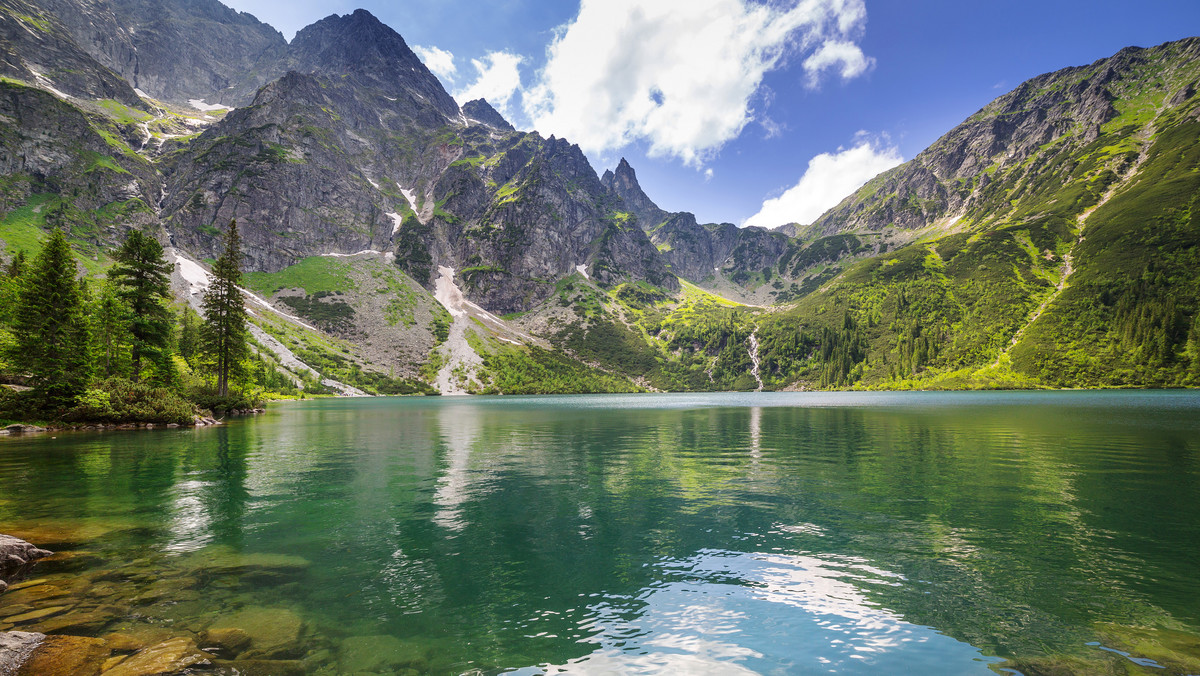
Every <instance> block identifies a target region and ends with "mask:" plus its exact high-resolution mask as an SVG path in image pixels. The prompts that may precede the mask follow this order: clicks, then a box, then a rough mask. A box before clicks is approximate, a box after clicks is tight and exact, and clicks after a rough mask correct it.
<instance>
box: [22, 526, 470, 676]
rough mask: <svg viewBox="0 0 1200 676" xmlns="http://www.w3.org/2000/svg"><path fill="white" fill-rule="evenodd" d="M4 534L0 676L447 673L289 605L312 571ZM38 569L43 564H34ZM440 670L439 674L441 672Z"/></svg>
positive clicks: (385, 641)
mask: <svg viewBox="0 0 1200 676" xmlns="http://www.w3.org/2000/svg"><path fill="white" fill-rule="evenodd" d="M18 532H20V534H21V535H22V536H24V537H28V538H32V539H38V538H39V537H40V538H41V539H40V540H39V542H46V543H53V544H54V546H55V550H56V551H55V553H51V552H50V551H48V550H44V549H40V548H38V547H35V546H34V545H32V544H30V543H29V542H27V541H26V540H24V539H21V538H16V537H12V536H7V535H5V536H0V560H3V561H6V562H7V563H6V564H5V565H4V566H3V567H0V573H2V574H3V576H5V579H7V580H8V582H7V584H6V585H5V587H6V590H5V591H4V593H2V594H0V676H37V675H46V674H70V675H72V676H97V675H100V674H103V675H104V676H150V675H151V674H183V673H187V674H221V675H229V676H233V675H234V674H241V675H244V676H254V675H263V676H265V675H273V676H292V675H300V674H343V673H360V674H417V673H428V672H429V671H431V670H437V671H445V670H446V669H447V668H449V666H450V665H447V664H441V665H438V664H435V663H434V660H435V657H434V655H435V649H434V646H433V645H432V644H430V643H429V642H409V641H404V640H401V639H399V638H396V637H393V636H383V635H380V636H347V637H338V636H336V635H332V634H330V633H327V632H325V631H322V630H321V629H320V628H318V627H316V626H314V624H313V623H312V622H310V621H309V620H308V619H306V618H305V617H304V615H303V614H302V612H301V611H300V609H299V608H297V607H295V606H293V605H291V604H289V602H288V599H289V598H290V597H293V596H294V592H295V591H296V590H297V589H298V588H300V587H301V586H303V585H304V584H305V576H306V573H307V572H308V570H309V567H310V563H309V561H307V560H306V559H304V558H301V557H298V556H292V555H288V554H275V553H247V552H241V551H237V550H235V549H234V548H231V547H226V546H212V547H207V548H203V549H199V550H197V551H193V552H186V553H182V554H178V555H169V554H164V553H147V554H146V555H145V556H144V557H141V558H138V559H134V560H131V561H122V560H119V557H111V556H107V555H106V553H105V551H104V542H105V540H107V539H109V538H112V537H120V532H119V530H117V529H116V528H115V527H113V526H112V525H110V524H93V525H74V526H72V525H67V526H63V525H61V524H55V525H51V526H34V527H28V528H25V529H19V530H18ZM35 561H37V564H36V565H34V563H33V562H35ZM439 667H440V668H439Z"/></svg>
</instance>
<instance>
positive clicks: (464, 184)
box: [397, 125, 678, 312]
mask: <svg viewBox="0 0 1200 676" xmlns="http://www.w3.org/2000/svg"><path fill="white" fill-rule="evenodd" d="M458 144H461V145H458ZM449 146H450V147H457V148H458V150H457V151H456V155H455V159H454V162H452V163H451V164H450V165H449V167H448V168H447V169H446V171H445V172H444V173H443V174H442V175H441V176H440V177H439V178H438V180H437V182H436V183H435V184H434V187H433V192H432V194H431V195H430V199H431V200H433V201H434V204H435V205H436V206H435V209H434V210H433V213H432V214H430V215H429V218H428V219H427V220H426V221H425V222H424V223H420V221H419V219H417V218H416V217H415V216H414V217H413V219H412V220H407V219H406V225H405V228H406V229H405V230H404V232H402V233H401V235H400V238H399V239H400V240H401V246H402V247H403V246H404V245H403V240H404V239H405V238H406V237H407V236H409V234H410V233H412V234H414V235H415V236H417V237H419V238H420V240H421V241H422V242H423V243H424V247H423V248H422V247H416V248H415V253H417V254H419V253H420V251H422V250H427V251H429V252H430V254H431V259H430V260H429V261H428V262H426V263H425V265H428V266H430V269H436V268H437V267H440V266H448V267H454V268H458V269H460V270H461V275H462V278H463V281H464V289H465V290H466V291H467V292H468V294H469V295H470V296H471V297H472V298H473V299H478V300H479V302H480V303H481V304H483V305H484V307H487V308H489V309H492V310H493V311H494V312H515V311H521V310H528V309H529V308H531V307H532V306H533V305H535V304H537V303H538V302H540V301H542V300H544V299H545V298H546V297H548V296H549V295H550V294H551V293H553V292H554V284H555V282H556V281H557V280H559V279H561V278H563V277H566V276H569V275H571V274H574V273H575V272H576V271H577V270H579V269H580V268H582V269H583V270H584V272H585V274H588V275H589V276H591V277H593V278H594V279H596V280H597V281H598V282H600V283H601V284H605V285H615V284H618V283H620V282H622V281H637V280H642V281H647V282H649V283H651V284H654V285H656V286H660V287H662V288H666V289H676V288H678V282H677V281H676V280H675V278H674V276H673V275H671V274H670V272H669V271H668V270H667V269H666V266H665V265H664V263H663V261H662V260H661V259H660V258H659V257H658V256H657V252H656V251H655V249H654V246H653V245H652V244H651V243H650V240H649V239H648V238H647V237H646V234H645V233H644V232H642V231H641V230H640V229H638V228H636V227H635V226H634V225H633V224H632V222H631V221H630V219H629V217H628V214H625V213H623V212H621V211H620V210H619V208H618V207H619V205H618V203H617V202H616V201H615V200H613V199H612V198H611V197H610V196H608V195H607V194H606V193H605V191H604V189H603V188H602V187H601V185H600V181H599V179H598V178H597V177H596V173H595V171H593V170H592V168H591V165H590V164H589V163H588V161H587V158H586V157H584V155H583V153H582V152H581V151H580V149H579V147H578V146H576V145H574V144H571V143H570V142H568V141H565V140H562V139H556V138H554V137H551V138H549V139H543V138H542V137H541V136H539V135H538V134H536V133H532V134H525V133H520V132H517V133H508V134H500V133H497V132H495V131H494V130H493V129H490V128H488V127H484V126H482V125H477V126H472V127H467V128H463V129H461V130H459V131H458V132H457V134H456V136H455V138H454V139H453V140H452V143H451V144H449ZM410 228H411V229H410ZM413 253H414V248H413V247H405V248H404V249H403V251H398V252H397V256H398V258H399V259H400V260H401V262H402V264H405V265H407V266H408V268H409V271H410V274H413V275H414V277H416V278H417V279H419V280H420V279H422V277H423V275H424V272H423V271H424V268H423V267H422V263H421V261H419V260H414V258H413Z"/></svg>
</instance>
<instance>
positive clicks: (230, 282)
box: [201, 219, 248, 397]
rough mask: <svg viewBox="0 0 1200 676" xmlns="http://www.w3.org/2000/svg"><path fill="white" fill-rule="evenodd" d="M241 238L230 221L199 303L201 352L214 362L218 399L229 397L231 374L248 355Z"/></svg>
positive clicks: (233, 221)
mask: <svg viewBox="0 0 1200 676" xmlns="http://www.w3.org/2000/svg"><path fill="white" fill-rule="evenodd" d="M241 282H242V238H241V236H240V235H238V229H237V220H236V219H235V220H231V221H229V231H228V232H227V234H226V235H225V251H224V252H223V253H222V254H221V257H220V258H218V259H217V262H216V263H214V264H213V271H212V281H211V283H210V284H209V285H208V290H207V291H205V293H204V300H202V301H201V309H203V310H204V327H203V330H202V331H201V339H202V341H203V344H204V351H205V352H206V353H208V354H209V355H211V356H212V358H213V360H214V361H215V362H216V371H217V396H219V397H225V396H228V395H229V378H230V375H236V374H237V372H238V369H239V368H240V366H241V363H242V360H243V359H244V358H245V357H246V355H247V354H248V348H247V343H246V306H245V304H244V302H243V300H242V291H241V289H239V288H238V286H239V285H240V284H241Z"/></svg>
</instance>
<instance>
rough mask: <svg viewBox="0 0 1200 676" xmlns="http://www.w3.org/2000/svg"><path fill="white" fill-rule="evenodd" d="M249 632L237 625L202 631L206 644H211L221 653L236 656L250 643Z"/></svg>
mask: <svg viewBox="0 0 1200 676" xmlns="http://www.w3.org/2000/svg"><path fill="white" fill-rule="evenodd" d="M251 640H252V639H251V637H250V634H247V633H246V632H245V631H243V630H242V629H239V628H237V627H225V628H218V629H209V630H208V631H206V632H204V642H205V645H206V646H209V645H211V646H213V647H215V648H218V649H220V650H221V652H222V653H225V654H228V655H232V656H236V655H237V654H239V653H240V652H242V651H243V650H245V649H246V647H247V646H249V645H250V641H251Z"/></svg>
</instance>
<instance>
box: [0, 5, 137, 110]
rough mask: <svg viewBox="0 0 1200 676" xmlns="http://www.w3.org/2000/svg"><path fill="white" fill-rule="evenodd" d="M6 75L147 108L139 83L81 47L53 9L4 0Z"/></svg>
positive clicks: (0, 39) (1, 58)
mask: <svg viewBox="0 0 1200 676" xmlns="http://www.w3.org/2000/svg"><path fill="white" fill-rule="evenodd" d="M0 75H4V76H5V77H10V78H15V79H19V80H24V81H26V82H30V83H34V84H36V85H38V86H41V87H43V88H45V89H46V90H48V91H57V92H60V93H62V94H64V95H67V96H74V97H77V98H82V99H86V100H89V101H90V100H94V99H114V100H116V101H118V102H120V103H122V104H124V105H126V106H130V107H133V108H144V107H145V106H146V104H144V103H143V102H142V100H141V99H140V98H138V95H137V94H136V93H135V92H134V91H133V87H131V86H130V85H129V83H128V82H127V81H125V80H124V79H122V78H121V77H120V76H119V75H117V74H116V73H114V72H112V71H111V70H109V69H108V68H106V67H105V66H104V65H102V64H101V63H99V62H97V61H96V60H95V59H94V58H92V56H90V55H89V54H88V53H87V52H85V51H84V50H83V49H81V48H80V47H79V45H78V44H77V43H76V42H75V40H74V39H72V37H71V35H70V33H69V32H68V30H67V28H66V27H65V26H64V25H63V24H62V22H60V20H59V18H58V17H57V16H56V14H55V13H54V12H53V11H46V10H45V9H43V8H42V7H39V6H38V5H37V4H32V3H29V2H25V0H0Z"/></svg>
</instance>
